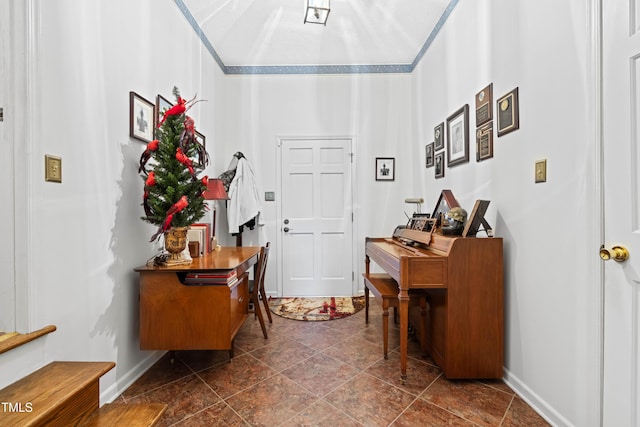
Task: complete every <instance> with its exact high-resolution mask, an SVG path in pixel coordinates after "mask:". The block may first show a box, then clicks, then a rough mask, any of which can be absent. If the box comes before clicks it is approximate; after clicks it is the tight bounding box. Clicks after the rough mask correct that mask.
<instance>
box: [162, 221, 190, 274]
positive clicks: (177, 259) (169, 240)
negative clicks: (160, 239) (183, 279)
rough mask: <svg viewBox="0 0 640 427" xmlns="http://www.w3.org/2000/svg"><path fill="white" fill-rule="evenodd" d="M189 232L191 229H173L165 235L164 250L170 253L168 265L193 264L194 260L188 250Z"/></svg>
mask: <svg viewBox="0 0 640 427" xmlns="http://www.w3.org/2000/svg"><path fill="white" fill-rule="evenodd" d="M188 230H189V227H171V228H170V229H169V230H167V231H166V232H165V233H164V248H165V250H166V251H167V252H169V259H167V262H166V264H167V265H180V264H191V261H192V259H191V256H189V252H188V249H187V246H188V244H187V231H188ZM185 252H186V254H185Z"/></svg>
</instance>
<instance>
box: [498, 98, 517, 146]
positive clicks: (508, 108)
mask: <svg viewBox="0 0 640 427" xmlns="http://www.w3.org/2000/svg"><path fill="white" fill-rule="evenodd" d="M496 104H497V107H498V136H499V137H500V136H502V135H506V134H508V133H509V132H513V131H514V130H516V129H520V109H519V106H518V104H519V101H518V88H515V89H513V90H512V91H511V92H509V93H508V94H506V95H504V96H502V97H501V98H499V99H498V100H497V101H496Z"/></svg>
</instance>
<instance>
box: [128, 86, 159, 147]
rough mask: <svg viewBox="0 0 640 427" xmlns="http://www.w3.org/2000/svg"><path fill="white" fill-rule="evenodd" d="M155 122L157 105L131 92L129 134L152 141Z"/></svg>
mask: <svg viewBox="0 0 640 427" xmlns="http://www.w3.org/2000/svg"><path fill="white" fill-rule="evenodd" d="M155 123H156V122H155V105H153V104H152V103H151V102H150V101H148V100H147V99H145V98H143V97H142V96H140V95H138V94H137V93H135V92H133V91H131V92H129V136H130V137H132V138H136V139H138V140H140V141H144V142H151V141H152V140H153V129H154V128H155Z"/></svg>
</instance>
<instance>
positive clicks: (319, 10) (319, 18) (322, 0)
mask: <svg viewBox="0 0 640 427" xmlns="http://www.w3.org/2000/svg"><path fill="white" fill-rule="evenodd" d="M330 11H331V8H330V7H329V0H307V10H306V13H305V15H304V23H305V24H306V23H307V22H310V23H312V24H322V25H327V18H328V17H329V12H330Z"/></svg>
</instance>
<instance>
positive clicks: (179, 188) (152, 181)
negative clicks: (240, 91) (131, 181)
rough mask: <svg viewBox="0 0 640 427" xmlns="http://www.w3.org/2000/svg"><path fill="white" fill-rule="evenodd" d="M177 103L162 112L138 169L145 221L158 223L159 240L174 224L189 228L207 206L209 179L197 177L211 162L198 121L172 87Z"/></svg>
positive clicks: (156, 235)
mask: <svg viewBox="0 0 640 427" xmlns="http://www.w3.org/2000/svg"><path fill="white" fill-rule="evenodd" d="M173 95H174V96H175V98H176V104H175V105H174V106H172V107H171V108H168V109H166V110H165V111H162V112H161V113H163V117H162V119H161V120H160V121H159V123H158V128H157V129H156V130H155V135H154V136H155V138H156V139H154V140H153V141H151V142H150V143H149V144H147V147H146V149H145V151H144V152H143V153H142V155H141V156H140V166H139V168H138V172H139V173H140V174H141V176H142V179H143V181H144V195H143V202H142V205H143V206H144V212H145V216H143V217H141V218H142V220H143V221H146V222H149V223H151V224H154V225H157V226H158V231H157V232H156V233H155V234H154V235H153V236H152V237H151V241H154V240H156V239H157V238H158V237H159V236H160V235H162V234H163V233H164V232H166V231H167V230H169V229H170V228H171V227H186V226H189V225H191V224H193V223H195V222H197V221H198V220H199V219H200V218H202V217H203V216H204V214H205V211H206V209H207V207H206V204H205V202H204V198H203V196H202V193H203V192H204V191H205V190H206V188H207V181H208V178H207V177H206V176H205V177H203V178H198V174H200V173H202V171H203V170H204V168H205V167H206V166H207V164H208V163H209V157H208V155H207V152H206V150H205V148H204V146H203V145H202V144H201V143H200V142H199V141H198V140H197V138H196V135H195V123H194V121H193V119H192V118H191V117H189V116H187V114H186V113H187V111H188V110H189V108H191V106H193V104H195V103H196V102H197V101H195V98H194V99H192V100H190V101H186V100H184V99H182V97H180V92H179V91H178V88H176V87H174V88H173Z"/></svg>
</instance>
